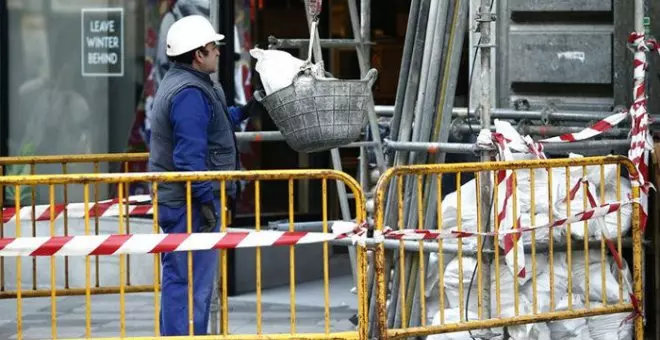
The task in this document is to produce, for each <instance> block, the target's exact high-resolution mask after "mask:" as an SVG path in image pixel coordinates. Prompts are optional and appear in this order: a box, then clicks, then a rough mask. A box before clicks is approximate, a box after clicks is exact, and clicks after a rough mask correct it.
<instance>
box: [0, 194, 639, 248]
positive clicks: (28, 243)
mask: <svg viewBox="0 0 660 340" xmlns="http://www.w3.org/2000/svg"><path fill="white" fill-rule="evenodd" d="M633 203H635V202H633V201H626V202H615V203H609V204H605V205H602V206H599V207H596V208H594V209H590V210H586V211H584V212H580V213H578V214H575V215H573V216H571V217H567V218H564V219H560V220H557V221H555V222H553V223H547V224H543V225H538V226H531V227H520V228H517V229H514V230H511V229H509V230H501V231H500V232H498V233H493V232H490V233H486V232H484V233H476V232H464V231H456V230H453V231H449V232H435V231H431V230H415V229H405V230H391V229H389V228H388V229H386V230H384V231H382V232H374V235H375V236H374V240H375V241H377V242H381V241H382V240H384V239H393V240H437V239H441V238H446V239H449V238H453V239H455V238H466V237H477V236H495V235H498V236H503V237H506V236H507V235H517V236H518V237H519V236H520V234H521V233H523V232H531V231H532V230H537V229H541V228H550V227H559V226H562V225H566V224H569V223H575V222H580V221H586V220H589V219H594V218H599V217H602V216H605V215H607V214H610V213H613V212H616V211H617V210H619V209H620V208H621V207H622V206H625V205H629V204H633ZM332 229H333V233H312V232H282V231H250V230H240V229H230V231H228V232H220V233H192V234H130V235H81V236H53V237H18V238H2V239H0V257H1V256H4V257H10V256H87V255H90V256H91V255H120V254H155V253H163V252H178V251H190V250H211V249H235V248H252V247H275V246H291V245H298V244H311V243H320V242H325V241H332V240H339V239H346V238H349V239H352V240H353V243H354V244H358V245H362V246H363V245H364V240H366V235H367V231H368V230H367V229H366V228H365V227H364V226H358V225H356V224H355V223H353V222H335V223H334V224H333V226H332ZM521 244H522V243H521Z"/></svg>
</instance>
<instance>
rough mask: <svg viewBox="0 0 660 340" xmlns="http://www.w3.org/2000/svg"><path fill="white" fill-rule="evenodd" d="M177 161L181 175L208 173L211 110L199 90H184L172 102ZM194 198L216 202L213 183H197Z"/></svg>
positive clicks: (174, 149)
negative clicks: (208, 137) (208, 131)
mask: <svg viewBox="0 0 660 340" xmlns="http://www.w3.org/2000/svg"><path fill="white" fill-rule="evenodd" d="M170 121H171V122H172V138H173V140H174V148H173V152H172V153H173V155H172V156H173V160H174V167H175V169H176V170H177V171H206V170H208V166H207V163H206V158H207V155H208V139H207V135H208V133H207V130H208V125H209V123H210V121H211V108H210V106H209V103H208V100H207V99H206V97H205V96H204V94H203V93H202V92H201V91H200V90H199V89H197V88H186V89H183V90H181V92H179V93H178V94H177V95H176V96H174V98H173V99H172V106H171V108H170ZM191 186H192V188H191V189H192V196H193V198H194V199H195V200H197V201H198V202H200V203H206V202H209V201H211V200H213V189H212V186H211V182H209V181H205V182H193V183H191Z"/></svg>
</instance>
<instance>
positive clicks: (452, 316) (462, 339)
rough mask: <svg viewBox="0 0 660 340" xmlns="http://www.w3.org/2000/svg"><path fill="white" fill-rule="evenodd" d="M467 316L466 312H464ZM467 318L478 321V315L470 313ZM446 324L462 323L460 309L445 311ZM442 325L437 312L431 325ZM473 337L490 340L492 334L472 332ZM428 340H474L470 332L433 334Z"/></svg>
mask: <svg viewBox="0 0 660 340" xmlns="http://www.w3.org/2000/svg"><path fill="white" fill-rule="evenodd" d="M463 315H465V312H463ZM464 317H465V316H464ZM467 317H468V319H469V320H477V319H478V317H477V314H475V313H472V312H468V314H467ZM444 321H445V322H444V324H454V323H458V322H460V321H461V312H460V311H459V310H458V308H448V309H445V310H444ZM441 324H442V323H441V322H440V312H437V313H436V314H435V316H434V317H433V321H431V325H433V326H439V325H441ZM471 332H472V336H474V337H475V338H486V339H488V338H490V336H489V335H490V332H489V331H488V330H481V329H479V330H474V331H471ZM426 340H472V337H471V336H470V332H467V331H465V332H454V333H443V334H433V335H429V336H428V337H426Z"/></svg>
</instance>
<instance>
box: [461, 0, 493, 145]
mask: <svg viewBox="0 0 660 340" xmlns="http://www.w3.org/2000/svg"><path fill="white" fill-rule="evenodd" d="M494 3H495V1H494V0H493V1H491V2H490V6H488V12H490V11H492V10H493V4H494ZM480 48H481V36H479V40H478V41H477V46H475V47H474V51H475V52H474V58H473V59H472V67H471V68H470V70H472V72H471V73H470V81H469V82H468V91H467V117H468V119H467V124H468V127H469V128H470V133H472V135H474V136H478V135H479V134H478V133H477V132H475V131H474V130H473V129H472V124H471V123H470V94H471V93H472V80H473V78H474V66H475V65H476V64H477V51H478V50H479V49H480ZM482 86H483V85H482ZM475 117H476V115H475ZM488 123H490V122H488Z"/></svg>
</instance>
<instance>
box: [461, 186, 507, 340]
mask: <svg viewBox="0 0 660 340" xmlns="http://www.w3.org/2000/svg"><path fill="white" fill-rule="evenodd" d="M494 199H495V191H493V193H492V194H491V195H490V202H489V203H490V204H489V205H488V215H487V216H488V220H487V221H486V226H485V227H486V228H485V229H486V230H488V228H490V214H491V213H492V212H493V200H494ZM493 244H494V243H493ZM485 245H486V240H484V241H483V242H481V251H483V250H484V247H485ZM494 246H496V247H497V245H496V244H494ZM458 260H459V261H462V260H463V259H458ZM492 260H493V259H492V258H491V259H490V261H492ZM490 265H491V262H489V263H488V266H490ZM478 267H479V260H478V259H477V263H476V264H475V265H474V269H473V270H472V277H471V278H470V284H469V285H468V291H467V297H466V300H465V321H469V316H468V306H469V304H470V292H471V291H472V285H473V284H474V274H475V273H476V272H477V268H478ZM497 275H499V273H498V274H497ZM461 284H463V283H461ZM468 333H469V334H470V338H472V340H476V339H475V338H474V336H473V335H472V331H470V330H468Z"/></svg>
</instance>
